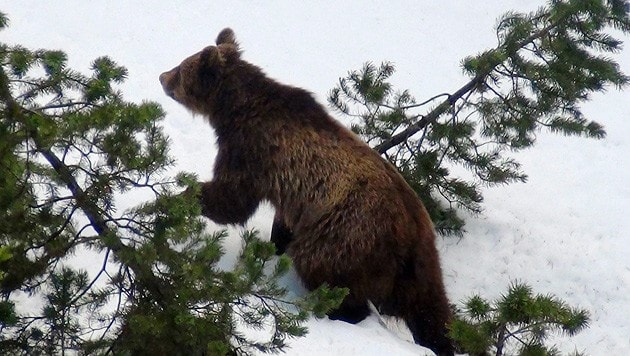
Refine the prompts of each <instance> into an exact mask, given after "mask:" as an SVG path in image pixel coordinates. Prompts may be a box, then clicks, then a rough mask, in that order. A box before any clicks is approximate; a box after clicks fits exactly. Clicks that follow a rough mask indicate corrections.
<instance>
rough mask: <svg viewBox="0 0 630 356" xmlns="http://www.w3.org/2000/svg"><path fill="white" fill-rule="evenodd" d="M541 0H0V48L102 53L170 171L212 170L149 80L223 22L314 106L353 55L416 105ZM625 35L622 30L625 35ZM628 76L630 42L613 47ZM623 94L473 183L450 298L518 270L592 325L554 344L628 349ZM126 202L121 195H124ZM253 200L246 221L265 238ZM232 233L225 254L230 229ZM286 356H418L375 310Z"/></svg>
mask: <svg viewBox="0 0 630 356" xmlns="http://www.w3.org/2000/svg"><path fill="white" fill-rule="evenodd" d="M541 4H542V1H537V2H536V3H532V2H530V1H523V0H504V1H499V0H491V1H484V2H463V1H456V0H448V1H442V2H435V1H399V2H393V3H391V2H390V3H385V2H378V1H359V0H354V1H346V2H342V3H341V4H336V5H334V6H332V5H325V3H324V2H315V1H313V2H300V3H299V5H298V4H297V3H296V2H294V1H275V2H273V3H271V2H262V1H241V2H232V1H202V0H195V1H186V2H178V3H175V2H173V1H163V0H162V1H153V2H146V1H143V2H141V1H125V2H123V1H119V2H114V1H101V2H88V1H79V0H57V1H48V2H43V1H36V0H20V1H15V0H0V11H4V12H6V13H8V14H9V16H10V19H11V26H10V28H9V29H8V30H5V31H3V32H0V40H1V41H2V42H9V43H20V44H23V45H25V46H27V47H30V48H37V47H39V48H50V49H62V50H64V51H66V52H67V53H68V55H69V57H70V65H71V66H72V67H74V68H77V69H80V70H84V71H86V70H87V69H88V67H89V64H90V61H91V60H92V59H94V58H96V57H98V56H100V55H109V56H111V57H112V58H114V59H115V60H117V61H118V62H119V63H121V64H124V65H125V66H127V68H128V69H129V79H128V81H127V82H126V84H125V85H124V87H123V91H124V93H125V94H126V96H127V99H130V100H136V101H139V100H142V99H149V100H154V101H157V102H160V103H161V104H162V105H163V106H164V108H165V109H166V110H167V111H168V113H169V115H168V118H167V120H166V122H165V125H166V127H167V131H168V133H169V135H170V136H171V139H172V143H173V154H174V155H175V157H176V158H177V159H178V167H177V169H178V170H187V171H193V172H196V173H198V174H199V176H200V177H201V178H204V179H207V178H209V177H210V175H211V167H212V160H213V156H214V147H213V141H214V139H213V137H212V130H211V129H210V128H209V127H208V126H207V125H206V124H204V123H203V121H202V120H201V119H200V118H192V117H191V115H190V114H189V113H187V112H186V111H185V110H184V109H182V108H181V107H180V106H178V105H177V104H176V103H174V102H173V101H172V100H170V99H168V98H167V97H166V96H165V95H163V94H162V91H161V88H160V86H159V83H158V81H157V78H158V75H159V74H160V73H161V72H163V71H165V70H167V69H169V68H171V67H172V66H174V65H176V64H177V63H179V61H180V60H181V59H182V58H184V57H185V56H187V55H189V54H191V53H193V52H195V51H197V50H199V49H201V48H203V47H204V46H206V45H208V44H210V43H212V42H213V40H214V38H215V37H216V34H217V33H218V32H219V31H220V30H221V29H222V28H223V27H226V26H229V27H232V28H233V29H234V30H235V31H236V34H237V37H238V39H239V41H240V42H241V44H242V47H243V48H244V50H245V52H244V57H245V58H246V59H247V60H249V61H251V62H253V63H256V64H258V65H260V66H261V67H262V68H263V69H265V71H266V72H267V73H268V74H269V75H270V76H272V77H274V78H277V79H279V80H280V81H282V82H285V83H290V84H293V85H297V86H302V87H305V88H307V89H309V90H311V91H313V92H314V93H315V94H316V96H317V97H318V98H320V100H322V101H323V98H325V96H326V93H327V91H328V90H329V89H330V88H332V87H333V86H334V84H335V83H336V80H337V79H338V78H339V77H340V76H343V75H344V74H345V73H346V72H347V71H348V70H351V69H356V68H359V67H360V65H361V64H362V63H363V62H364V61H374V62H379V61H382V60H389V61H393V62H394V63H395V64H396V66H397V68H398V73H397V74H396V76H395V80H394V82H395V84H396V85H397V86H399V87H400V88H401V89H402V88H408V89H410V90H411V91H412V92H413V93H414V95H415V96H416V97H417V98H418V99H422V98H428V97H430V96H432V95H434V94H436V93H441V92H449V91H453V90H454V89H456V88H458V87H459V86H460V85H462V84H463V83H464V82H465V78H464V77H463V76H462V75H461V71H460V69H459V66H458V64H459V61H460V60H461V59H462V58H463V57H464V56H466V55H470V54H475V53H477V52H479V51H481V50H483V49H486V48H488V47H491V46H493V45H494V43H495V39H494V32H493V26H494V24H495V20H496V18H497V17H498V16H500V14H502V13H504V12H505V11H508V10H511V9H516V10H533V9H534V7H536V6H539V5H541ZM626 40H628V39H626ZM616 59H617V60H619V61H620V62H621V65H622V68H623V69H624V70H625V72H627V73H630V50H625V51H624V52H622V53H621V54H619V55H618V56H617V57H616ZM629 103H630V95H629V94H628V92H625V93H624V92H621V93H620V92H616V91H612V90H611V91H610V92H608V93H606V94H605V95H598V96H596V97H594V98H593V101H592V103H590V104H588V105H587V107H586V108H585V109H586V110H585V111H586V113H587V114H588V115H589V116H590V117H591V118H592V119H596V120H598V121H599V122H601V123H602V124H604V125H605V126H606V128H607V131H608V136H607V138H606V139H605V140H601V141H593V140H586V139H579V138H566V137H557V136H552V135H550V134H541V135H539V140H538V144H537V145H536V146H535V147H534V148H533V149H530V150H529V151H527V152H523V153H520V154H518V155H517V159H518V160H520V162H521V163H523V165H524V169H525V171H526V172H527V173H528V174H529V178H530V179H529V181H528V183H527V184H516V185H510V186H506V187H500V188H492V189H487V190H486V191H485V198H486V200H485V204H484V207H485V212H484V214H483V215H481V216H480V217H470V218H469V219H468V220H467V222H468V225H467V233H466V234H465V236H464V238H462V239H448V238H447V239H441V240H440V241H439V244H440V246H439V247H440V251H441V253H442V263H443V269H444V274H445V279H446V285H447V289H448V292H449V294H450V297H451V299H452V300H453V301H456V302H457V301H461V300H462V299H463V298H465V297H466V296H468V295H470V294H472V293H481V294H482V295H484V296H488V297H494V296H497V295H498V294H499V293H501V292H503V291H505V290H506V287H507V285H508V284H509V282H510V281H512V280H515V279H518V280H522V281H524V282H527V283H529V284H531V285H532V286H533V287H534V290H535V291H536V292H542V293H554V294H556V295H557V296H558V297H560V298H562V299H564V300H566V301H567V302H568V303H570V304H571V305H575V306H580V307H583V308H586V309H588V310H590V311H591V313H592V322H591V326H590V328H588V329H587V330H585V331H584V332H582V333H580V334H578V335H577V336H576V337H574V338H572V339H566V338H558V340H557V342H558V346H560V348H561V349H562V350H563V351H567V352H568V351H573V350H574V349H577V350H585V351H586V352H587V353H589V354H591V355H625V354H630V262H629V260H630V258H629V256H630V222H629V221H630V220H628V219H627V216H626V214H627V211H628V210H627V209H629V208H630V187H629V185H628V182H630V160H629V159H628V157H627V155H628V154H629V153H630V140H628V137H630V105H629ZM128 203H129V204H131V203H133V201H130V202H128ZM270 219H271V212H270V210H269V209H268V208H263V209H261V211H259V213H258V214H257V215H256V216H255V217H254V218H253V219H252V221H251V222H250V224H249V225H250V226H253V227H257V228H259V229H260V230H261V231H262V232H263V233H268V232H269V228H270V223H271V221H270ZM236 236H237V235H236V232H235V233H234V238H233V239H231V240H230V244H229V246H228V254H231V255H234V254H236V251H237V249H238V246H239V241H238V238H237V237H236ZM308 327H309V329H310V333H309V335H308V336H306V337H304V338H300V339H296V340H295V341H293V342H292V343H291V349H289V350H287V353H288V354H291V355H348V354H357V355H418V354H421V353H422V350H423V349H422V348H420V347H418V346H416V345H413V344H411V343H409V342H407V341H404V340H403V339H402V338H400V337H399V336H398V335H397V334H394V333H392V332H391V331H389V330H387V329H385V328H383V327H382V326H381V324H380V323H379V321H378V319H377V318H376V317H370V318H369V319H367V320H365V321H364V322H362V323H360V324H358V325H348V324H345V323H341V322H335V321H330V320H327V319H324V320H311V321H310V322H309V323H308Z"/></svg>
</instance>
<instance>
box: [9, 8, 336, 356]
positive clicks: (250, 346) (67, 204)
mask: <svg viewBox="0 0 630 356" xmlns="http://www.w3.org/2000/svg"><path fill="white" fill-rule="evenodd" d="M7 23H8V20H7V17H6V16H5V15H4V14H0V27H2V28H4V27H6V25H7ZM0 63H1V66H0V171H1V172H2V174H0V354H15V355H19V354H23V355H38V354H46V355H57V354H61V355H63V354H66V353H68V352H70V351H72V352H80V353H81V354H86V355H87V354H99V355H100V354H140V355H142V354H171V355H178V354H192V355H201V354H207V355H224V354H247V353H249V352H251V351H252V350H262V351H278V350H282V348H283V347H284V346H285V342H286V339H287V338H289V337H294V336H299V335H303V334H304V333H305V332H306V330H305V328H304V327H303V326H302V322H303V321H304V320H305V319H306V318H307V317H308V315H309V314H310V312H313V313H315V314H316V315H319V316H322V315H323V314H324V313H326V312H327V311H328V310H329V309H331V308H332V307H335V306H336V305H338V304H339V302H340V301H341V299H342V298H343V296H344V293H345V290H341V289H333V290H329V289H328V288H326V287H325V286H323V287H322V288H320V289H319V290H317V291H315V292H314V293H312V294H310V295H307V296H306V297H304V298H302V299H294V300H292V299H288V297H287V291H286V289H285V287H283V286H282V284H280V283H279V278H280V277H281V276H283V275H284V274H285V273H286V272H287V270H288V269H289V266H290V262H289V260H288V258H287V257H286V256H283V257H280V258H279V259H277V258H276V257H275V255H274V247H273V245H271V244H269V243H266V242H262V241H260V240H259V239H258V238H257V233H256V232H248V233H245V235H244V236H243V242H244V243H243V250H242V255H241V258H240V259H239V262H238V264H237V266H236V267H235V268H234V270H229V271H225V270H221V269H219V268H218V267H217V262H218V261H219V258H220V257H221V256H222V253H223V251H222V250H221V241H222V240H223V239H224V238H225V237H226V233H225V232H224V231H222V232H216V233H207V232H206V230H205V226H204V222H203V220H202V219H201V218H200V207H199V205H198V202H197V199H196V198H194V197H195V196H196V195H195V194H196V192H198V191H199V189H200V188H199V185H198V183H197V182H196V179H195V177H194V176H192V175H190V174H186V173H180V174H177V175H175V176H172V175H171V174H170V173H169V170H168V169H169V168H170V167H171V166H172V165H173V162H174V161H173V159H172V158H171V157H170V156H169V152H168V148H169V141H168V137H167V136H166V135H165V134H164V132H163V129H162V127H161V126H160V120H161V119H162V118H163V116H164V112H163V111H162V109H161V108H160V106H159V105H157V104H156V103H151V102H143V103H140V104H135V103H131V102H127V101H125V100H124V99H123V96H122V94H121V93H120V92H119V91H118V90H117V89H116V87H117V85H118V84H120V83H121V82H122V81H123V80H124V79H125V78H126V76H127V71H126V69H125V68H124V67H122V66H119V65H118V64H116V63H115V62H114V61H112V60H111V59H109V58H107V57H101V58H98V59H96V60H95V61H94V62H93V64H92V73H91V75H84V74H81V73H79V72H76V71H74V70H72V69H70V68H68V67H67V61H66V55H65V53H63V52H61V51H50V50H36V51H32V50H29V49H26V48H24V47H21V46H8V45H5V44H0ZM128 193H136V194H141V195H143V196H145V197H146V200H145V201H144V202H143V203H142V204H141V205H139V206H137V207H135V208H132V209H129V210H125V211H120V210H119V209H118V208H117V202H118V200H119V198H120V197H121V196H122V195H123V194H128ZM86 253H91V254H93V255H94V256H97V257H96V258H97V260H96V261H95V264H97V265H100V266H101V268H100V270H99V271H98V272H97V273H96V274H95V275H90V274H88V273H87V272H86V271H83V270H80V269H78V268H76V267H75V264H73V263H72V261H71V259H72V256H73V255H75V254H86ZM20 303H22V304H24V303H27V304H30V305H34V306H35V307H31V308H30V309H28V310H27V311H22V310H24V309H25V308H24V305H22V307H21V308H19V305H20ZM247 328H260V329H264V330H267V331H268V332H267V337H266V338H261V339H251V338H249V337H248V336H247V335H248V334H247V333H245V331H246V329H247Z"/></svg>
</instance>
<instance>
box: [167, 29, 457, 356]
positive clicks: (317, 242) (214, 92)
mask: <svg viewBox="0 0 630 356" xmlns="http://www.w3.org/2000/svg"><path fill="white" fill-rule="evenodd" d="M160 82H161V83H162V86H163V87H164V91H165V92H166V93H167V94H168V95H169V96H171V97H172V98H174V99H175V100H176V101H178V102H180V103H181V104H183V105H184V106H186V107H187V108H189V109H190V110H192V111H193V112H196V113H200V114H202V115H204V116H205V117H207V119H208V121H209V122H210V124H211V125H212V127H213V128H214V129H215V132H216V135H217V142H218V151H219V152H218V155H217V158H216V163H215V167H214V179H213V180H212V181H210V182H206V183H204V184H203V185H202V193H201V194H202V196H201V202H202V209H203V214H204V215H205V216H207V217H209V218H210V219H212V220H214V221H215V222H217V223H221V224H239V223H244V222H245V221H246V220H247V219H248V218H249V217H250V216H251V215H252V214H253V213H254V211H255V210H256V208H257V207H258V205H259V203H260V202H261V201H263V200H266V201H269V202H271V204H272V205H273V206H274V207H275V208H276V210H277V217H276V223H275V226H274V238H273V239H274V242H275V243H276V244H277V245H278V247H279V249H281V250H283V249H284V248H286V249H287V253H288V254H289V255H290V256H291V257H292V259H293V263H294V266H295V269H296V271H297V273H298V275H299V276H300V278H301V279H302V280H303V282H304V283H305V285H306V287H307V288H309V289H314V288H317V287H318V286H320V285H321V284H322V283H328V284H329V285H331V286H339V287H347V288H349V290H350V293H349V295H348V296H347V297H346V299H345V300H344V302H343V304H342V305H341V307H340V308H339V309H338V310H336V311H333V312H332V313H331V314H330V316H331V318H335V319H342V320H345V321H349V322H358V321H360V320H362V319H363V318H365V317H366V316H367V315H368V314H369V308H368V301H371V302H372V303H373V304H374V305H375V306H376V307H377V308H378V309H379V311H381V312H382V313H384V314H387V315H393V316H397V317H400V318H402V319H404V320H405V321H406V323H407V325H408V326H409V329H410V330H411V332H412V334H413V337H414V339H415V341H416V342H417V343H419V344H421V345H424V346H427V347H429V348H431V349H432V350H434V351H435V352H436V353H438V354H439V355H452V354H453V347H452V345H451V342H450V341H449V339H448V338H447V336H446V333H447V323H448V322H449V320H450V316H451V313H450V309H449V305H448V301H447V298H446V294H445V291H444V285H443V282H442V274H441V270H440V263H439V257H438V252H437V250H436V248H435V242H434V240H435V235H434V231H433V225H432V223H431V220H430V218H429V215H428V214H427V211H426V209H425V208H424V206H423V205H422V203H421V202H420V201H419V199H418V198H417V196H416V194H415V193H414V191H413V190H412V189H411V188H410V187H409V185H408V184H407V183H406V182H405V180H404V179H403V178H402V176H401V175H400V174H399V173H398V172H397V171H396V169H395V168H394V166H393V165H391V164H390V163H389V162H387V161H386V160H384V159H383V158H382V157H381V156H379V155H378V153H376V152H375V151H374V150H372V149H371V148H370V147H369V146H368V145H367V144H365V143H364V142H362V141H361V140H360V139H359V138H358V137H357V136H356V135H355V134H353V133H352V132H351V131H350V130H348V129H347V128H345V127H344V126H342V125H341V124H339V123H338V122H336V121H335V120H334V119H333V118H332V117H330V116H329V115H328V114H327V112H326V111H325V109H324V108H323V107H322V106H321V105H319V104H318V103H317V102H316V101H315V100H314V99H313V97H312V95H311V94H310V93H308V92H306V91H305V90H302V89H299V88H295V87H291V86H287V85H283V84H280V83H278V82H276V81H274V80H272V79H269V78H267V77H266V76H265V75H264V74H263V73H262V71H261V70H260V69H259V68H258V67H256V66H254V65H252V64H250V63H247V62H245V61H243V60H242V59H241V58H240V51H239V47H238V44H237V43H236V41H235V37H234V33H233V32H232V31H231V30H230V29H225V30H223V31H222V32H221V33H220V34H219V36H218V38H217V40H216V46H210V47H206V48H205V49H203V50H202V51H201V52H199V53H197V54H194V55H192V56H191V57H189V58H186V59H185V60H184V61H183V62H182V63H181V64H180V65H179V66H177V67H175V68H174V69H172V70H170V71H168V72H165V73H163V74H162V75H161V76H160Z"/></svg>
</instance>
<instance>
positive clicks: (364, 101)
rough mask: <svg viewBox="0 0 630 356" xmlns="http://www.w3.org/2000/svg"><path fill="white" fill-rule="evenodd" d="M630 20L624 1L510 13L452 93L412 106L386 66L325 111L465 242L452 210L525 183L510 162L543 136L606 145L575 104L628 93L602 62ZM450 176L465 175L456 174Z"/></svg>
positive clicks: (339, 91) (345, 87)
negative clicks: (339, 117)
mask: <svg viewBox="0 0 630 356" xmlns="http://www.w3.org/2000/svg"><path fill="white" fill-rule="evenodd" d="M629 11H630V4H629V3H628V2H627V1H621V0H608V1H606V0H551V1H549V3H548V4H547V6H545V7H542V8H540V9H538V10H537V11H535V12H532V13H528V14H522V13H516V12H510V13H507V14H505V15H504V16H503V17H502V18H501V19H500V21H499V23H498V25H497V28H496V33H497V39H498V44H497V46H496V47H495V48H493V49H490V50H487V51H484V52H482V53H480V54H478V55H475V56H470V57H468V58H465V59H464V60H463V62H462V68H463V70H464V72H465V73H466V74H467V75H468V76H469V77H470V81H469V82H468V83H466V84H465V85H463V86H462V87H461V88H459V89H457V90H455V91H454V92H452V93H445V94H439V95H436V96H434V97H432V98H429V99H427V100H423V101H418V100H416V99H415V98H414V97H413V96H412V94H411V92H410V91H409V90H404V91H397V90H395V89H394V88H393V87H392V85H391V84H390V83H389V82H388V80H389V78H390V77H391V76H392V75H393V74H394V66H393V65H392V64H391V63H388V62H385V63H382V64H381V65H374V64H372V63H367V64H365V65H364V66H363V68H362V69H360V70H356V71H351V72H350V73H349V74H348V76H347V77H344V78H342V79H340V81H339V84H338V86H337V87H335V88H334V89H333V90H332V91H331V93H330V95H329V102H330V104H331V106H332V107H333V108H335V109H337V110H338V111H339V112H341V113H343V114H345V115H347V116H348V117H349V118H350V119H351V120H352V128H353V130H354V131H355V132H357V133H358V134H359V135H361V136H362V137H363V138H364V139H365V140H366V141H367V142H368V143H369V144H370V145H371V146H372V147H373V148H374V149H376V150H377V151H378V152H380V153H381V154H382V155H383V156H385V157H386V158H387V159H388V160H389V161H390V162H392V163H393V164H394V165H396V166H397V167H398V169H399V171H400V172H401V173H402V174H403V176H404V177H405V179H406V180H407V181H408V182H409V183H410V185H411V186H412V188H414V190H415V191H416V192H417V194H418V195H419V197H420V198H421V200H422V201H423V202H424V203H425V205H426V206H427V208H428V210H429V212H430V214H431V217H432V219H433V221H434V223H435V225H436V228H437V229H438V230H439V231H440V232H442V233H444V234H453V233H454V234H461V233H462V228H463V225H464V221H463V220H462V218H461V217H460V215H459V214H458V209H464V210H467V211H470V212H472V213H479V212H480V211H481V202H482V200H483V197H482V194H481V190H480V188H481V187H482V186H493V185H499V184H508V183H512V182H524V181H526V179H527V176H526V175H525V173H524V172H522V171H521V169H520V165H519V163H518V162H516V161H515V160H514V159H512V158H510V157H509V156H507V155H506V153H507V152H514V151H519V150H522V149H525V148H528V147H530V146H532V145H533V144H534V143H535V141H536V134H537V133H538V132H540V131H541V130H548V131H551V132H554V133H560V134H564V135H580V136H584V137H590V138H596V139H597V138H603V137H604V136H605V131H604V129H603V127H602V126H601V125H600V124H599V123H597V122H595V121H591V120H588V119H587V118H586V117H584V114H583V113H582V111H581V109H580V104H581V103H583V102H585V101H588V100H589V98H590V96H591V95H592V94H593V93H596V92H601V91H604V90H605V89H606V88H608V87H611V86H612V87H616V88H622V87H624V86H625V85H626V84H628V81H629V80H630V78H629V77H628V76H626V75H624V74H623V73H622V72H621V71H620V69H619V66H618V64H617V63H616V62H615V61H613V60H612V59H611V58H610V57H607V54H609V53H616V52H619V51H620V49H621V44H622V43H621V41H619V40H617V39H615V38H614V37H613V36H612V35H611V33H612V32H613V31H614V30H616V31H617V32H618V33H626V34H627V33H628V32H630V17H629V15H628V14H629ZM455 167H463V168H464V169H466V170H467V171H468V172H470V175H469V176H468V177H466V176H463V177H462V176H456V175H454V174H452V173H451V172H452V171H453V168H455Z"/></svg>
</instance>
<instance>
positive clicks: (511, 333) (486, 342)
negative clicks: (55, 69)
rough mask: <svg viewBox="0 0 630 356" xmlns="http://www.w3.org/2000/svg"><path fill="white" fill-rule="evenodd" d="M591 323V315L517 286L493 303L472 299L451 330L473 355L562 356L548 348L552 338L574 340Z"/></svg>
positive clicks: (462, 346)
mask: <svg viewBox="0 0 630 356" xmlns="http://www.w3.org/2000/svg"><path fill="white" fill-rule="evenodd" d="M588 322H589V315H588V312H587V311H585V310H582V309H576V308H571V307H569V306H567V305H566V304H565V303H564V302H562V301H561V300H559V299H558V298H556V297H555V296H553V295H541V294H538V295H534V294H533V292H532V289H531V287H529V286H528V285H526V284H523V283H520V282H515V283H512V285H510V287H509V289H508V292H507V293H506V294H505V295H503V296H501V297H500V298H498V299H497V300H496V301H494V302H492V303H491V302H489V301H487V300H485V299H484V298H482V297H481V296H479V295H475V296H472V297H470V298H469V299H468V300H467V301H466V302H465V303H464V309H463V310H461V311H459V312H458V313H457V317H456V319H455V321H453V323H452V325H451V326H450V329H451V330H450V336H451V337H452V338H453V340H455V341H456V342H458V343H459V345H460V347H461V348H462V351H463V352H466V353H469V354H470V355H495V356H501V355H523V356H525V355H531V356H534V355H540V356H546V355H560V353H559V351H558V350H557V349H555V348H554V347H549V346H547V345H545V341H546V339H547V338H548V337H549V335H550V334H551V333H554V332H555V333H566V334H567V335H569V336H573V335H575V334H576V333H578V332H580V331H581V330H583V329H584V328H586V327H587V326H588ZM575 355H576V356H577V355H579V354H578V353H576V354H575Z"/></svg>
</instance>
